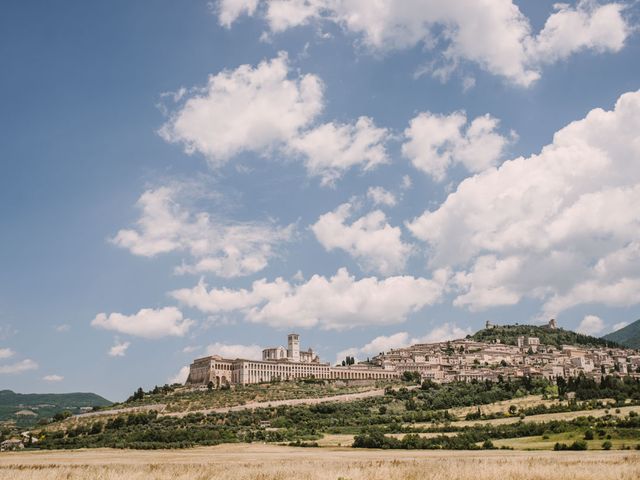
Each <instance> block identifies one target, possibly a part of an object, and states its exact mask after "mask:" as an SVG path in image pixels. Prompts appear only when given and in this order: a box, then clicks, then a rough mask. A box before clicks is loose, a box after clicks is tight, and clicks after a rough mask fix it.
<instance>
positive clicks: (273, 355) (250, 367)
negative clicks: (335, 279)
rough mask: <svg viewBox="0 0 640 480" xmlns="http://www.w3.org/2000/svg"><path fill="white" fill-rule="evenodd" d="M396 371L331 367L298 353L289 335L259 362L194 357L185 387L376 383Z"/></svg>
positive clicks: (309, 354) (297, 338) (297, 344)
mask: <svg viewBox="0 0 640 480" xmlns="http://www.w3.org/2000/svg"><path fill="white" fill-rule="evenodd" d="M399 375H400V373H399V372H397V371H396V370H395V369H394V370H389V369H385V368H382V367H379V366H371V365H364V364H357V365H349V366H345V367H341V366H336V367H332V366H331V365H330V364H328V363H322V362H320V358H319V357H318V355H316V354H315V352H314V351H313V350H312V349H311V348H309V349H308V350H306V351H301V350H300V335H298V334H297V333H291V334H289V335H288V337H287V348H286V349H285V348H284V347H282V346H278V347H269V348H265V349H264V350H263V351H262V360H248V359H242V358H236V359H229V358H222V357H221V356H219V355H211V356H208V357H203V358H198V359H196V360H194V361H193V363H192V364H191V365H190V367H189V377H188V378H187V382H186V383H187V385H208V384H209V382H211V383H212V384H213V386H214V388H220V387H222V386H226V385H228V386H230V385H248V384H253V383H264V382H273V381H288V380H295V379H298V378H317V379H325V380H378V379H384V378H397V377H398V376H399Z"/></svg>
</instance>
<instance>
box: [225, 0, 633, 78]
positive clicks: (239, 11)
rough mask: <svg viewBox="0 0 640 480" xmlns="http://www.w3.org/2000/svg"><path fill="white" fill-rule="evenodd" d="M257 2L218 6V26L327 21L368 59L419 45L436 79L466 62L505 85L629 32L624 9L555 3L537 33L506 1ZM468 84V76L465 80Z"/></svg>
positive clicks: (614, 43) (612, 47)
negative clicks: (241, 21)
mask: <svg viewBox="0 0 640 480" xmlns="http://www.w3.org/2000/svg"><path fill="white" fill-rule="evenodd" d="M260 3H261V4H262V5H264V8H259V7H258V3H256V0H244V1H243V0H234V1H228V0H225V1H222V2H221V3H220V4H219V21H220V23H221V24H222V25H224V26H226V27H229V26H231V24H232V23H233V22H234V21H235V20H236V19H237V18H238V17H239V16H241V15H245V14H246V15H256V14H258V13H260V14H261V15H264V18H265V20H266V22H267V24H268V26H269V30H270V31H271V32H272V33H278V32H282V31H284V30H287V29H289V28H293V27H297V26H301V25H307V24H310V23H316V24H319V23H321V22H333V23H335V24H337V25H339V26H340V27H341V28H342V29H343V30H344V31H345V32H348V33H350V34H353V35H355V36H356V37H357V38H358V39H359V42H358V44H361V45H364V46H365V47H366V48H368V49H369V50H370V51H372V52H374V53H383V54H384V53H388V52H391V51H396V50H405V49H409V48H413V47H415V46H416V45H421V46H423V47H425V48H424V49H425V50H426V51H429V52H431V53H432V55H431V57H430V58H428V59H427V64H426V67H422V68H421V70H428V71H431V73H432V74H433V75H435V76H437V77H441V78H446V77H448V76H449V75H450V74H451V72H452V71H454V70H455V69H456V68H458V67H459V66H461V65H462V64H464V62H472V63H474V64H476V65H478V66H479V67H480V68H482V69H484V70H486V71H488V72H490V73H492V74H494V75H498V76H501V77H504V78H506V79H507V80H508V81H510V82H512V83H514V84H517V85H521V86H525V87H526V86H529V85H531V84H532V83H533V82H535V81H536V80H537V79H538V78H539V77H540V75H541V72H542V67H543V66H544V65H545V64H550V63H554V62H557V61H559V60H563V59H566V58H568V57H569V56H571V55H572V54H574V53H575V52H579V51H584V50H591V51H594V52H597V53H601V52H617V51H619V50H620V49H621V48H622V47H623V46H624V42H625V40H626V39H627V37H628V36H629V35H630V33H631V27H630V26H629V24H628V22H627V20H626V19H625V18H624V15H623V13H624V9H625V6H624V4H623V3H606V4H601V3H600V2H595V1H592V0H580V1H578V2H577V3H576V4H575V5H569V4H566V3H559V4H556V5H555V9H556V11H555V12H553V13H552V14H551V15H550V16H549V17H548V18H547V21H546V23H545V25H544V27H543V28H542V30H541V31H540V32H538V33H537V34H536V33H535V32H533V29H532V27H531V23H530V21H529V19H528V18H527V17H526V16H525V15H524V14H523V13H522V12H521V11H520V9H519V8H518V6H517V5H516V4H514V2H513V1H512V0H499V1H496V0H482V1H473V2H470V1H466V0H448V1H446V2H445V1H442V0H403V1H393V0H380V1H363V0H293V1H290V0H269V1H265V0H263V1H262V2H260ZM466 78H468V77H466Z"/></svg>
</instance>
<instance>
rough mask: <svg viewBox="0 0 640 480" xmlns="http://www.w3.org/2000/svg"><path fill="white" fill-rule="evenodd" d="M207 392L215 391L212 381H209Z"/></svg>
mask: <svg viewBox="0 0 640 480" xmlns="http://www.w3.org/2000/svg"><path fill="white" fill-rule="evenodd" d="M207 390H209V391H211V390H213V382H212V381H211V380H209V383H207Z"/></svg>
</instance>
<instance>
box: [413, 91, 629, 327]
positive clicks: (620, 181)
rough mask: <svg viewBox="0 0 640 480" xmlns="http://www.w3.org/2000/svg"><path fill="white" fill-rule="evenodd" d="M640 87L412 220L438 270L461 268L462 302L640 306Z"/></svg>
mask: <svg viewBox="0 0 640 480" xmlns="http://www.w3.org/2000/svg"><path fill="white" fill-rule="evenodd" d="M639 132H640V92H631V93H626V94H624V95H622V96H621V97H620V98H619V99H618V101H617V102H616V105H615V108H614V109H613V110H610V111H606V110H603V109H600V108H596V109H594V110H592V111H590V112H589V113H588V114H587V116H586V117H585V118H584V119H582V120H578V121H575V122H572V123H570V124H569V125H567V126H566V127H564V128H562V129H561V130H559V131H558V132H556V134H555V135H554V138H553V142H552V143H551V144H549V145H547V146H545V147H544V148H543V149H542V151H541V152H540V153H539V154H536V155H531V156H530V157H527V158H522V157H521V158H516V159H514V160H510V161H506V162H505V163H503V164H502V165H501V166H500V167H499V168H490V169H488V170H485V171H484V172H482V173H480V174H477V175H474V176H472V177H469V178H467V179H466V180H464V181H463V182H461V183H460V185H458V187H457V189H456V190H455V191H454V192H453V193H451V194H450V195H449V196H448V197H447V199H446V200H445V201H444V202H443V203H442V204H441V205H440V206H439V207H438V208H436V209H435V210H433V211H425V212H424V214H422V215H421V216H419V217H417V218H415V219H414V220H413V221H411V222H409V223H408V224H407V226H408V228H409V229H410V230H411V232H412V233H413V234H414V235H415V236H416V237H417V238H419V239H421V240H424V241H425V242H426V244H427V247H428V252H429V264H430V266H431V268H443V267H447V268H452V269H453V270H455V275H454V281H453V283H454V284H456V285H457V287H458V295H457V297H456V299H455V302H454V303H455V304H456V305H458V306H464V307H468V308H470V309H471V310H480V309H483V308H488V307H491V306H496V305H513V304H516V303H518V302H520V301H521V300H522V298H524V297H528V298H533V299H538V300H542V301H543V303H544V305H543V314H544V317H546V318H550V317H556V316H557V314H558V313H559V312H562V311H564V310H567V309H569V308H571V307H573V306H576V305H581V304H587V303H599V304H603V305H608V306H630V305H635V304H638V303H640V242H639V241H638V238H640V221H639V217H638V212H639V211H640V133H639Z"/></svg>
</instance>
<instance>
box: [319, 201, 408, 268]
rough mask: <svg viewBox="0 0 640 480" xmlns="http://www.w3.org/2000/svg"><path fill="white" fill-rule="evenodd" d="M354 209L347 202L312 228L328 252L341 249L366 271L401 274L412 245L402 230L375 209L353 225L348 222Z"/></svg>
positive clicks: (321, 218) (321, 217) (322, 217)
mask: <svg viewBox="0 0 640 480" xmlns="http://www.w3.org/2000/svg"><path fill="white" fill-rule="evenodd" d="M353 211H354V207H353V205H352V204H351V203H344V204H342V205H340V206H339V207H338V208H337V209H336V210H334V211H332V212H329V213H325V214H324V215H321V216H320V218H319V219H318V221H317V222H316V223H315V224H313V225H312V226H311V230H312V231H313V233H314V234H315V236H316V238H317V239H318V241H319V242H320V244H321V245H322V246H323V247H324V248H325V249H326V250H327V251H331V250H335V249H340V250H344V251H345V252H347V253H349V254H350V255H352V256H353V257H354V258H355V259H356V261H357V262H358V264H359V265H360V267H361V268H362V269H363V270H365V271H376V272H379V273H381V274H383V275H389V274H392V273H397V272H399V271H402V269H403V268H404V266H405V264H406V261H407V257H408V256H409V254H410V253H411V245H409V244H406V243H404V242H403V241H402V239H401V236H402V231H401V230H400V228H399V227H392V226H391V225H389V223H388V222H387V217H386V215H385V214H384V212H382V211H381V210H374V211H373V212H370V213H368V214H366V215H364V216H363V217H360V218H358V219H357V220H355V221H354V222H353V223H352V224H348V223H347V221H348V220H349V218H350V217H351V216H352V214H353Z"/></svg>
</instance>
